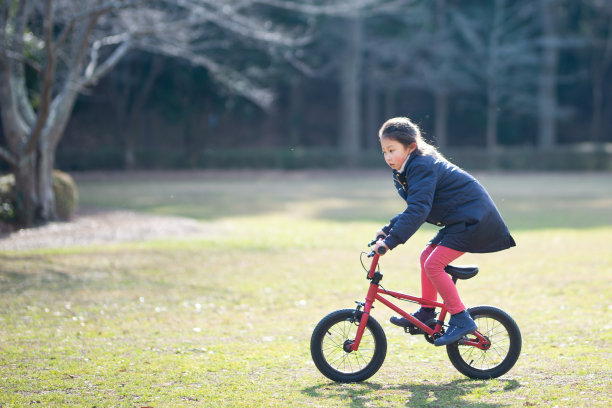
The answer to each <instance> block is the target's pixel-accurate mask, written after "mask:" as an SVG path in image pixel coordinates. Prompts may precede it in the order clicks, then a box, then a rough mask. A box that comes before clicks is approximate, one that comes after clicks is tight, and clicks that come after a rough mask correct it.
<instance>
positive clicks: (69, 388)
mask: <svg viewBox="0 0 612 408" xmlns="http://www.w3.org/2000/svg"><path fill="white" fill-rule="evenodd" d="M387 176H388V175H387V174H382V173H381V174H378V173H370V174H350V173H345V174H341V173H329V174H327V173H289V174H281V173H255V174H254V175H253V174H247V173H244V174H236V173H232V174H211V173H202V174H196V175H194V176H188V175H184V174H183V175H181V176H180V177H179V176H176V177H172V176H165V177H163V178H161V177H160V178H159V179H154V178H151V179H143V178H142V177H133V178H130V179H125V180H115V179H114V178H106V179H93V178H91V177H82V178H80V179H78V180H79V181H78V184H79V188H80V194H81V203H82V205H84V206H97V207H108V208H128V209H134V210H138V211H146V212H152V213H158V214H172V215H185V216H190V217H194V218H197V219H200V220H202V221H203V222H204V223H206V225H207V226H209V227H210V234H209V236H206V237H201V238H197V239H181V238H180V237H169V239H167V240H160V241H156V242H145V243H122V244H109V245H100V246H95V247H74V248H65V249H51V250H38V251H27V252H5V253H2V254H0V406H1V407H3V408H4V407H14V406H30V405H32V404H35V405H34V406H36V405H39V406H84V407H93V406H96V407H103V406H120V407H142V406H151V407H181V406H185V407H202V406H215V407H217V406H221V407H225V406H227V407H234V406H238V407H253V406H266V407H268V406H278V407H285V406H313V407H345V406H352V407H369V406H380V407H389V406H411V407H412V406H417V407H418V406H436V407H457V406H462V407H504V406H517V407H518V406H521V407H522V406H567V407H577V406H589V407H590V406H601V407H607V406H609V405H610V401H611V399H612V393H611V391H610V389H612V380H611V377H612V363H611V357H612V355H611V354H612V353H611V344H612V330H611V327H610V323H609V313H610V310H611V308H612V305H611V299H612V290H611V284H612V280H611V278H612V274H611V272H612V254H611V251H610V237H611V236H612V211H610V208H611V207H612V177H610V174H585V175H571V174H569V175H568V174H561V175H552V174H544V175H529V174H519V175H491V174H482V175H478V176H479V178H480V179H481V180H482V181H483V183H484V184H485V186H486V187H487V188H488V189H489V190H490V191H491V193H492V195H493V196H494V198H495V200H496V202H497V203H498V206H499V207H500V210H501V211H502V214H503V215H504V217H505V218H506V220H507V222H508V224H509V225H510V227H511V229H512V232H513V235H514V237H515V239H516V241H517V243H518V246H517V247H516V248H513V249H511V250H508V251H504V252H500V253H496V254H487V255H466V256H465V257H464V259H463V260H462V262H463V263H477V264H479V266H480V268H481V273H480V274H479V275H478V277H477V278H475V279H472V280H470V281H466V282H461V283H460V291H461V294H462V297H463V300H464V302H465V303H467V304H468V305H471V306H474V305H477V304H492V305H496V306H498V307H501V308H503V309H504V310H506V311H507V312H509V313H510V314H511V315H512V316H513V317H514V318H515V319H516V321H517V323H518V324H519V326H520V328H521V330H522V334H523V352H522V355H521V357H520V359H519V361H518V363H517V365H516V366H515V367H514V368H513V369H512V370H511V371H510V372H509V373H508V374H506V375H505V376H503V377H501V378H499V379H497V380H493V381H472V380H468V379H466V378H465V377H463V376H462V375H461V374H459V373H458V372H457V371H456V370H455V369H454V368H453V367H452V366H451V364H450V362H449V361H448V358H447V357H446V352H445V350H444V349H438V348H434V347H432V346H431V345H429V343H426V342H425V340H424V339H423V338H422V337H411V336H408V335H406V334H404V333H403V332H402V331H401V330H399V329H397V328H394V327H392V326H391V325H390V324H389V323H388V318H389V316H391V313H390V312H389V311H388V310H386V309H385V308H383V307H382V305H380V306H379V307H377V308H376V309H375V310H374V312H373V316H374V317H375V318H376V319H377V320H378V321H379V322H380V323H381V324H382V325H383V328H384V329H385V333H386V335H387V338H388V342H389V350H388V354H387V358H386V360H385V363H384V364H383V366H382V368H381V369H380V371H379V372H378V373H377V374H376V375H375V376H374V377H372V378H371V379H370V380H368V381H366V382H364V383H361V384H335V383H332V382H330V381H328V380H327V379H326V378H325V377H323V376H322V375H321V374H320V373H319V372H318V371H317V370H316V368H315V367H314V365H313V363H312V362H311V359H310V353H309V340H310V335H311V333H312V330H313V328H314V326H315V325H316V323H317V322H318V321H319V320H320V319H321V318H322V317H323V316H324V315H325V314H327V313H329V312H331V311H333V310H336V309H341V308H347V307H348V308H351V307H353V306H354V303H353V301H354V300H362V299H363V297H364V295H365V290H366V287H367V282H366V281H365V279H364V275H365V273H364V272H363V271H362V270H361V266H360V264H359V252H360V251H361V250H363V249H364V246H365V245H364V243H366V242H367V240H368V239H369V238H370V237H371V235H372V234H373V233H374V232H375V231H376V229H378V228H379V227H380V226H381V225H382V224H383V223H384V222H386V220H388V218H390V217H391V216H392V215H394V214H395V213H396V212H398V211H401V210H402V208H401V201H400V200H399V198H397V197H395V195H394V194H395V193H394V192H393V188H392V186H391V184H390V180H389V179H388V177H387ZM433 233H434V229H433V228H431V227H424V228H423V229H422V230H421V231H419V232H418V233H417V234H416V235H415V236H414V237H413V239H411V241H409V242H408V243H407V244H406V245H404V246H402V247H401V248H398V249H397V250H395V251H393V252H392V253H390V254H389V255H387V256H385V257H384V258H383V260H382V269H383V272H384V273H385V279H384V280H383V285H384V286H385V287H387V288H393V289H397V290H400V291H404V292H415V293H418V291H419V278H418V271H417V269H416V262H417V259H418V255H419V253H420V250H421V248H422V247H423V246H424V245H425V243H426V242H427V240H428V239H429V238H430V237H431V236H432V235H433ZM406 307H407V308H409V309H410V310H412V309H413V306H412V305H410V304H407V305H406Z"/></svg>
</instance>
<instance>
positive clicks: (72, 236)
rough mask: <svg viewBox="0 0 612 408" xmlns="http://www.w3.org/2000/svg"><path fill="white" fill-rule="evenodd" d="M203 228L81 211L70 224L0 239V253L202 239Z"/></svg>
mask: <svg viewBox="0 0 612 408" xmlns="http://www.w3.org/2000/svg"><path fill="white" fill-rule="evenodd" d="M207 232H208V233H210V231H207V229H206V227H205V225H204V224H203V223H200V222H198V221H196V220H192V219H189V218H182V217H170V216H160V215H150V214H141V213H136V212H132V211H125V210H92V209H89V210H87V209H86V210H81V211H79V213H78V214H77V215H76V216H75V217H74V219H73V220H72V221H70V222H54V223H50V224H47V225H44V226H41V227H36V228H31V229H27V230H20V231H15V232H13V233H10V234H1V235H0V251H5V250H29V249H39V248H60V247H68V246H86V245H92V244H101V243H110V242H127V241H146V240H151V239H164V238H181V237H187V236H198V235H205V234H206V233H207Z"/></svg>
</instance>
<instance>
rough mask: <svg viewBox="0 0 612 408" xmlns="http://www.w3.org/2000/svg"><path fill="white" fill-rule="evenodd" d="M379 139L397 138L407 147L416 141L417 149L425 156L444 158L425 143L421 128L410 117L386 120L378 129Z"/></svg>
mask: <svg viewBox="0 0 612 408" xmlns="http://www.w3.org/2000/svg"><path fill="white" fill-rule="evenodd" d="M378 138H379V139H380V140H382V139H385V138H388V139H392V140H397V141H398V142H400V143H401V144H402V145H404V146H406V147H408V146H410V145H411V144H412V143H416V145H417V151H418V152H419V153H420V154H422V155H426V156H432V157H434V158H436V159H440V160H445V159H444V156H442V154H440V152H438V150H437V149H436V148H435V147H434V146H432V145H430V144H429V143H427V142H426V141H425V139H423V136H422V135H421V129H419V127H418V126H417V125H416V124H415V123H413V122H412V121H411V120H410V119H408V118H405V117H397V118H392V119H389V120H387V121H386V122H385V123H383V125H382V126H381V127H380V130H379V131H378Z"/></svg>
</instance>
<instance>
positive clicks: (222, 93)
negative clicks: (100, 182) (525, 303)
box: [0, 0, 612, 170]
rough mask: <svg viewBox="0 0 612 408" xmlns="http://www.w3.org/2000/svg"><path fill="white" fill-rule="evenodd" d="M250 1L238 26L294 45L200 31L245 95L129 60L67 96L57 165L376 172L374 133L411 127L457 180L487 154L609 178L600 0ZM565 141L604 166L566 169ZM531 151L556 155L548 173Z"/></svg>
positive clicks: (607, 67) (203, 75) (180, 61)
mask: <svg viewBox="0 0 612 408" xmlns="http://www.w3.org/2000/svg"><path fill="white" fill-rule="evenodd" d="M243 3H244V2H243ZM247 3H248V2H247ZM253 3H254V4H253V5H252V6H251V7H250V8H249V17H250V19H253V20H254V21H257V22H261V24H263V25H267V26H268V27H270V26H273V27H274V29H275V30H277V31H278V32H280V33H286V35H287V36H290V35H295V36H296V38H297V37H299V41H295V44H292V45H289V46H288V45H287V44H282V45H280V46H279V45H278V44H273V43H271V42H268V41H262V40H261V39H256V38H245V37H244V36H243V35H241V34H240V33H236V32H229V31H228V30H223V29H222V28H219V27H217V28H216V29H214V30H210V31H209V32H208V33H207V35H208V36H209V37H208V38H207V39H206V40H207V42H210V43H213V42H214V43H215V44H213V45H209V48H208V50H207V55H208V56H209V57H210V58H214V59H216V60H217V61H219V64H220V65H219V66H220V67H221V68H220V69H223V67H227V68H228V69H231V70H235V71H237V72H239V73H240V74H241V76H244V77H245V78H247V79H248V83H247V84H246V85H244V86H245V87H246V88H247V89H244V88H242V89H241V88H240V87H238V86H234V85H236V84H235V83H233V84H232V79H231V78H229V79H228V78H220V75H219V74H217V73H215V72H211V70H210V69H207V67H206V66H203V65H202V64H200V63H199V62H198V61H197V59H196V58H193V57H190V55H188V54H187V53H184V54H183V55H180V53H173V52H170V51H168V50H162V49H161V47H155V46H150V47H144V46H143V47H139V48H134V49H132V50H131V51H129V52H128V53H126V55H125V56H124V57H123V58H122V59H121V61H120V62H119V63H118V64H117V65H116V66H115V67H114V68H113V69H112V70H110V72H109V73H108V74H107V75H106V76H104V77H102V78H101V79H100V81H99V82H98V83H97V84H94V85H91V86H89V87H87V88H84V89H83V90H82V92H81V93H80V95H79V96H78V99H77V100H76V103H75V106H74V110H73V114H72V117H71V119H70V121H69V122H68V124H67V127H66V130H65V134H64V137H63V138H62V141H61V143H60V144H59V146H58V149H57V167H59V168H63V169H66V170H86V169H123V168H202V167H204V168H209V167H285V168H287V167H288V168H291V167H317V166H325V167H328V166H340V165H344V164H345V163H346V161H345V160H343V159H349V161H353V163H352V164H355V162H358V163H361V164H362V165H378V164H379V161H380V159H379V157H378V150H379V149H378V146H377V140H376V130H377V128H378V127H379V126H380V124H381V123H382V122H383V121H384V120H385V119H386V118H388V117H391V116H409V117H411V118H413V119H414V120H416V121H417V122H418V123H419V124H420V125H421V127H422V128H423V130H424V132H425V135H426V137H428V138H429V139H430V140H432V141H434V142H435V143H436V144H437V145H438V146H439V147H440V148H441V150H442V151H443V152H444V153H446V154H447V155H450V156H454V157H455V158H456V160H458V161H460V162H461V164H463V165H464V166H467V167H482V166H489V165H491V163H492V162H491V161H490V160H485V161H483V158H484V157H491V155H492V154H496V156H501V157H502V159H500V160H501V161H500V160H497V161H495V162H494V163H493V165H494V166H498V167H499V166H501V167H511V168H537V167H538V166H540V167H546V166H548V167H551V168H559V167H563V166H564V165H566V166H568V167H570V168H571V167H586V168H609V155H605V153H604V152H605V149H606V148H605V146H604V145H603V143H610V142H612V98H611V96H610V95H612V80H611V79H612V4H611V3H610V2H608V1H604V0H584V1H576V0H539V1H525V0H523V1H506V0H491V1H489V0H487V1H484V0H472V1H453V0H436V1H410V0H406V1H391V2H389V1H379V2H369V3H372V4H370V5H368V4H367V3H368V2H365V3H366V6H365V7H363V8H361V9H360V8H358V7H356V8H355V9H353V10H350V9H346V8H333V6H332V5H330V4H331V3H334V2H319V3H321V4H323V5H322V6H320V8H319V9H313V10H308V9H307V8H305V7H303V8H300V7H299V6H297V5H295V7H294V8H293V9H292V8H291V7H289V8H272V7H271V6H270V5H269V4H268V5H266V4H257V3H258V2H253ZM263 3H266V2H263ZM268 3H269V2H268ZM280 3H282V2H280ZM285 3H286V5H290V4H291V2H285ZM307 3H308V2H307ZM295 33H298V34H295ZM181 47H182V45H177V49H180V48H181ZM30 74H31V73H30ZM30 76H31V77H32V81H30V87H29V92H30V97H31V98H36V97H37V91H38V88H37V83H36V81H35V80H34V76H33V75H30ZM256 91H258V92H256ZM0 142H1V143H2V144H4V141H3V140H2V139H0ZM585 142H588V143H590V144H591V145H589V146H586V145H585ZM576 144H581V151H582V152H584V151H585V150H586V151H595V152H597V151H600V155H603V156H602V157H599V156H597V154H595V156H589V158H588V159H586V161H587V163H582V162H581V163H578V164H576V163H572V162H574V160H571V159H568V158H569V157H572V153H571V152H570V153H568V151H567V148H568V147H569V146H571V147H572V148H574V147H576ZM534 147H535V148H537V150H540V151H541V152H545V151H548V152H550V151H551V150H556V151H557V153H558V154H557V155H559V154H560V153H559V151H560V150H561V151H563V152H564V153H563V154H561V156H560V158H558V159H557V160H556V161H555V160H554V159H551V161H550V162H546V160H545V159H543V158H545V157H550V156H546V154H545V153H541V154H540V155H539V156H537V155H535V153H534ZM560 148H565V150H563V149H560ZM483 149H487V150H488V152H487V153H486V155H484V156H482V155H478V154H477V153H478V151H479V150H480V151H481V150H483ZM500 149H501V153H500ZM572 150H573V149H572ZM608 150H609V148H608ZM608 153H609V152H608ZM359 156H361V160H358V159H355V158H356V157H359ZM481 156H482V157H481ZM504 157H505V158H506V160H504V159H503V158H504ZM597 157H599V159H598V158H597ZM521 158H522V159H521ZM351 159H352V160H351ZM380 163H382V161H380ZM560 163H564V164H560ZM5 168H6V167H5Z"/></svg>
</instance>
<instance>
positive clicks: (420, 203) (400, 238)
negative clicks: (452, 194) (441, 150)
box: [383, 161, 438, 249]
mask: <svg viewBox="0 0 612 408" xmlns="http://www.w3.org/2000/svg"><path fill="white" fill-rule="evenodd" d="M407 179H408V191H407V195H406V202H407V203H408V206H407V207H406V210H405V211H404V212H403V213H401V214H398V215H397V216H396V217H394V220H395V221H393V220H392V223H390V224H389V225H391V227H390V228H389V230H388V233H387V237H386V238H385V240H384V242H385V244H386V245H387V247H388V248H389V249H393V248H395V247H396V246H398V245H399V244H403V243H405V242H406V241H408V239H409V238H410V237H411V236H412V235H413V234H414V233H415V232H416V231H417V230H418V229H419V228H420V227H421V225H422V224H423V223H424V222H425V220H426V219H427V216H428V215H429V213H430V211H431V206H432V203H433V198H434V194H435V192H436V184H437V180H438V179H437V176H436V173H435V171H434V167H433V163H431V162H429V161H419V162H413V164H412V165H411V166H410V167H409V168H408V174H407ZM383 231H384V229H383Z"/></svg>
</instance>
